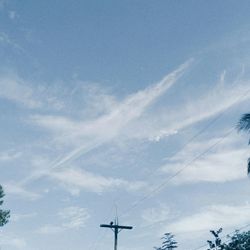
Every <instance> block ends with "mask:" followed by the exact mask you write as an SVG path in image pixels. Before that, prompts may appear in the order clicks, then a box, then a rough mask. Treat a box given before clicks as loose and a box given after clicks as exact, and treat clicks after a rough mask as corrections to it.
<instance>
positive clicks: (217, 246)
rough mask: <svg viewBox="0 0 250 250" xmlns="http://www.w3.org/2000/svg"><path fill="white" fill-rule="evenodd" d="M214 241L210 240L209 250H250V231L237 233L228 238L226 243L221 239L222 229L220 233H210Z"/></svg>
mask: <svg viewBox="0 0 250 250" xmlns="http://www.w3.org/2000/svg"><path fill="white" fill-rule="evenodd" d="M210 232H211V233H212V234H213V236H214V238H215V239H214V240H212V241H211V240H208V241H207V242H208V244H209V249H208V250H250V231H248V232H242V233H240V232H239V231H237V230H236V231H235V233H234V234H233V236H229V235H228V236H227V240H226V242H222V240H221V238H220V235H219V234H220V233H221V232H222V228H220V229H219V230H218V231H213V230H211V231H210Z"/></svg>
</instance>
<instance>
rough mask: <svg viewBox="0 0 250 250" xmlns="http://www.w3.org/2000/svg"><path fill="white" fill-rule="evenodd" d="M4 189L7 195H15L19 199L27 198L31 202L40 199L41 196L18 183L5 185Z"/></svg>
mask: <svg viewBox="0 0 250 250" xmlns="http://www.w3.org/2000/svg"><path fill="white" fill-rule="evenodd" d="M3 187H4V190H5V191H6V193H8V195H11V196H12V195H14V196H17V197H19V198H26V199H29V200H37V199H38V198H40V195H39V194H37V193H35V192H32V191H29V190H27V189H25V188H24V187H23V186H22V185H19V184H18V183H13V182H8V183H4V184H3Z"/></svg>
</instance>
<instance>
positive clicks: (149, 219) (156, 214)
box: [141, 204, 172, 226]
mask: <svg viewBox="0 0 250 250" xmlns="http://www.w3.org/2000/svg"><path fill="white" fill-rule="evenodd" d="M171 214H172V213H171V211H170V208H169V207H168V206H167V205H166V204H160V206H159V207H152V208H147V209H145V210H144V211H143V212H142V215H141V217H142V219H143V221H145V222H146V223H145V224H146V226H147V225H150V224H154V223H158V222H161V221H166V220H167V219H169V220H170V219H171V217H172V215H171Z"/></svg>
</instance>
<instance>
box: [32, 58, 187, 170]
mask: <svg viewBox="0 0 250 250" xmlns="http://www.w3.org/2000/svg"><path fill="white" fill-rule="evenodd" d="M190 63H191V61H188V62H186V63H184V64H183V65H181V66H180V67H179V68H178V69H177V70H175V71H173V72H172V73H170V74H169V75H167V76H166V77H164V78H163V79H162V80H161V81H160V82H159V83H157V84H155V85H153V86H150V87H148V88H146V89H145V90H142V91H139V92H137V93H135V94H132V95H130V96H129V97H127V98H126V99H125V100H124V101H123V102H121V103H119V104H117V105H116V107H114V108H113V110H112V111H111V112H110V113H109V114H107V115H103V116H101V117H99V118H98V119H96V120H93V121H87V122H75V121H72V120H70V119H68V118H67V119H65V118H63V117H56V116H49V117H48V116H44V117H43V116H34V117H33V118H32V119H33V121H34V122H35V123H36V124H38V125H40V126H42V127H45V128H47V129H50V130H56V129H57V128H58V127H59V124H61V125H62V128H63V129H64V130H65V134H66V135H65V136H61V137H60V138H61V140H62V139H65V140H66V141H69V140H72V138H73V139H75V138H77V139H78V141H79V139H80V140H81V141H82V143H81V145H80V146H79V147H77V148H75V149H74V150H73V151H71V152H70V153H69V154H67V155H66V156H65V157H64V158H62V159H61V160H60V161H58V162H57V163H56V164H54V165H53V166H52V167H58V166H61V165H63V164H65V163H66V162H68V161H70V160H73V159H75V158H77V157H78V156H80V155H82V154H84V153H86V152H88V151H90V150H92V149H94V148H96V147H98V146H100V145H102V144H103V143H106V142H109V141H111V140H112V139H114V138H115V137H117V136H118V135H119V134H120V133H121V131H122V130H123V129H124V128H125V127H126V126H127V125H128V124H129V123H130V122H131V121H134V120H135V119H138V118H139V117H140V116H141V115H142V114H143V113H144V112H145V110H146V109H147V108H148V107H149V106H150V105H152V104H153V103H154V102H155V101H156V100H157V98H159V97H160V96H161V95H163V94H164V93H165V92H166V91H167V90H168V89H169V88H170V87H171V86H172V85H173V84H174V83H176V81H177V80H178V79H179V78H180V77H181V76H182V74H183V73H184V72H185V70H186V69H187V67H188V66H189V65H190ZM72 128H74V129H72Z"/></svg>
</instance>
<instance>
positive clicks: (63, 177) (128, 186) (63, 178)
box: [48, 168, 145, 194]
mask: <svg viewBox="0 0 250 250" xmlns="http://www.w3.org/2000/svg"><path fill="white" fill-rule="evenodd" d="M48 176H49V178H51V179H53V180H56V181H59V183H61V184H62V185H63V186H64V187H65V188H67V189H68V190H69V191H70V192H71V193H72V194H78V193H79V192H80V191H81V190H85V191H90V192H95V193H102V192H104V191H108V190H113V189H114V188H121V189H125V190H127V191H136V190H139V189H141V188H144V187H145V183H144V182H142V181H133V182H129V181H126V180H123V179H118V178H111V177H104V176H101V175H97V174H94V173H90V172H87V171H85V170H80V169H72V168H70V169H65V170H58V171H52V172H49V174H48Z"/></svg>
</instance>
